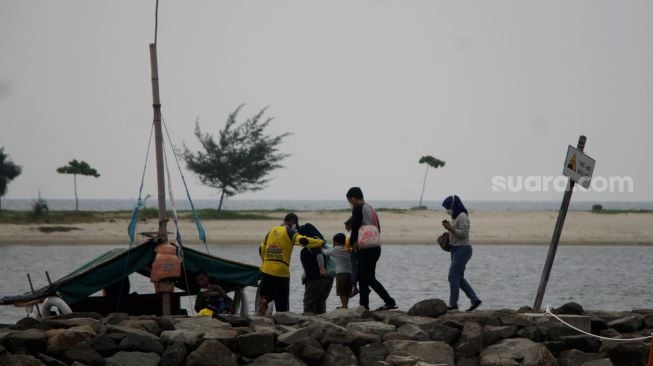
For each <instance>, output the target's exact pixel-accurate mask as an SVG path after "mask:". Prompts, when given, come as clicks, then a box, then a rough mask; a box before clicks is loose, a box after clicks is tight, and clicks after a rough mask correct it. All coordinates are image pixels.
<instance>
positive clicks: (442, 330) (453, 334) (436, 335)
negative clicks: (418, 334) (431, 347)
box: [426, 322, 462, 346]
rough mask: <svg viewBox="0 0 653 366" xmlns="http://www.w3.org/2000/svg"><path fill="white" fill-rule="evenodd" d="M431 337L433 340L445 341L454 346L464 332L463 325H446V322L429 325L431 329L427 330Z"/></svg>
mask: <svg viewBox="0 0 653 366" xmlns="http://www.w3.org/2000/svg"><path fill="white" fill-rule="evenodd" d="M426 332H427V333H428V335H429V337H431V339H432V340H434V341H438V342H445V343H447V344H449V345H450V346H453V345H454V344H456V342H458V339H459V338H460V334H461V333H462V327H460V328H454V327H450V326H448V325H446V324H445V323H442V322H438V323H437V324H432V325H431V326H429V329H428V330H426Z"/></svg>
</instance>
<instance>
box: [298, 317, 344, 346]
mask: <svg viewBox="0 0 653 366" xmlns="http://www.w3.org/2000/svg"><path fill="white" fill-rule="evenodd" d="M306 324H308V325H307V327H309V328H311V329H312V330H313V331H312V332H311V337H313V338H315V339H317V340H318V341H322V340H323V339H324V338H325V337H328V338H338V337H344V336H346V335H347V328H345V327H342V326H340V325H337V324H335V323H332V322H329V321H327V320H324V319H320V318H313V319H309V320H307V321H306Z"/></svg>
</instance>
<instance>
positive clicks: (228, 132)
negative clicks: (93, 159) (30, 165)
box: [0, 105, 445, 211]
mask: <svg viewBox="0 0 653 366" xmlns="http://www.w3.org/2000/svg"><path fill="white" fill-rule="evenodd" d="M243 106H244V105H240V106H238V108H236V110H235V111H233V112H232V113H231V114H230V115H229V118H228V119H227V122H226V124H225V126H224V128H223V129H222V130H220V131H219V134H218V136H217V139H215V138H214V137H213V135H211V134H208V133H204V132H202V129H201V128H200V125H199V121H196V122H195V137H197V139H198V141H199V143H200V145H201V149H200V150H198V151H195V152H193V151H191V150H190V149H189V148H188V147H186V145H184V149H183V153H182V155H183V159H184V161H185V162H186V166H187V168H188V169H189V170H191V171H192V172H193V173H195V174H196V175H197V176H198V177H199V179H200V181H201V182H202V183H203V184H205V185H207V186H209V187H212V188H215V189H218V190H219V191H220V202H219V204H218V211H220V210H221V209H222V204H223V202H224V199H225V197H231V196H234V195H236V194H238V193H242V192H246V191H258V190H261V189H263V188H265V186H266V184H267V183H268V182H269V178H267V176H268V174H269V173H270V172H271V171H273V170H274V169H277V168H280V167H282V165H281V161H282V160H283V159H285V158H286V157H288V156H289V154H284V153H282V152H280V151H279V145H280V144H281V143H282V142H283V139H284V138H286V137H287V136H289V135H290V133H281V134H279V135H268V134H266V128H267V127H268V126H269V124H270V122H272V120H273V118H272V117H264V114H265V112H266V111H267V107H266V108H263V109H261V110H260V111H259V112H258V113H256V114H255V115H254V116H252V117H250V118H247V119H246V120H245V121H244V122H242V123H240V124H239V123H238V122H237V117H238V114H239V113H240V111H241V110H242V108H243ZM419 163H420V164H426V171H425V172H424V181H423V185H422V193H421V195H420V198H419V205H418V207H419V208H422V207H423V206H422V198H423V197H424V190H425V188H426V178H427V174H428V170H429V168H439V167H443V166H444V164H445V162H444V161H442V160H439V159H436V158H434V157H433V156H430V155H426V156H422V157H421V158H420V159H419ZM20 173H21V167H20V166H19V165H16V164H15V163H13V162H12V161H11V160H9V156H8V155H7V154H5V153H4V148H0V199H1V198H2V197H3V196H4V195H5V194H6V193H7V186H8V185H9V182H10V181H11V180H13V179H14V178H16V177H17V176H19V175H20ZM57 173H60V174H72V175H73V185H74V190H75V211H78V210H79V200H78V197H77V176H78V175H82V176H90V177H95V178H98V177H99V176H100V174H99V173H98V172H97V170H96V169H94V168H93V167H91V166H90V165H89V164H88V163H87V162H85V161H78V160H76V159H74V160H71V161H70V162H68V164H67V165H64V166H62V167H59V168H57ZM1 209H2V206H1V205H0V210H1Z"/></svg>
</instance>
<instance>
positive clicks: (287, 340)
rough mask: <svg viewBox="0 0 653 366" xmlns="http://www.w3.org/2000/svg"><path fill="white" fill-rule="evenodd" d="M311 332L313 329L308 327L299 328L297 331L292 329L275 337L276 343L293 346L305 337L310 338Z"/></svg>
mask: <svg viewBox="0 0 653 366" xmlns="http://www.w3.org/2000/svg"><path fill="white" fill-rule="evenodd" d="M312 332H313V329H311V328H309V327H304V328H299V329H294V330H291V331H289V332H286V333H283V334H282V335H280V336H279V337H277V341H279V343H283V344H293V343H295V342H297V341H298V340H300V339H304V338H306V337H310V336H311V334H312Z"/></svg>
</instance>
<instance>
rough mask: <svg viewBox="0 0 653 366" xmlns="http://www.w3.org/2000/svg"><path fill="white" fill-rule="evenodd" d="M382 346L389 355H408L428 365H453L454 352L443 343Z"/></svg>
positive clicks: (393, 342) (402, 343)
mask: <svg viewBox="0 0 653 366" xmlns="http://www.w3.org/2000/svg"><path fill="white" fill-rule="evenodd" d="M383 345H384V346H385V348H386V349H387V351H388V354H389V355H408V356H414V357H416V358H417V359H418V360H421V361H424V362H428V363H434V364H447V365H450V366H453V365H454V351H453V349H452V348H451V346H449V345H448V344H446V343H444V342H435V341H430V342H416V341H386V342H383ZM386 360H387V358H386Z"/></svg>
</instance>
